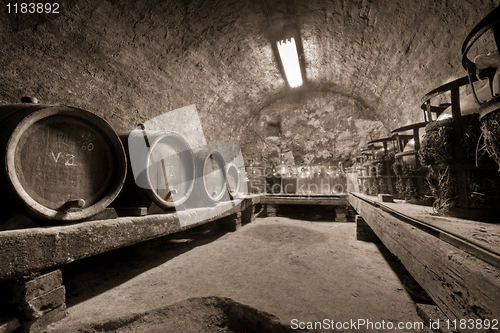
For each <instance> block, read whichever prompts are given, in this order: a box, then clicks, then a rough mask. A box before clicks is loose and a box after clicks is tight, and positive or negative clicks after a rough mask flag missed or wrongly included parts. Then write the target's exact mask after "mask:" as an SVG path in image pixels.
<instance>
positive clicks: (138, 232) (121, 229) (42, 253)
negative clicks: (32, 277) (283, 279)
mask: <svg viewBox="0 0 500 333" xmlns="http://www.w3.org/2000/svg"><path fill="white" fill-rule="evenodd" d="M238 201H240V202H238V203H237V204H235V203H234V202H232V201H222V202H219V203H218V204H217V206H216V207H204V208H193V209H188V210H185V211H181V212H178V213H176V212H173V213H166V214H153V215H146V216H134V217H119V218H114V219H106V220H95V221H87V222H80V223H68V224H64V225H58V226H47V227H37V228H26V229H16V230H6V231H2V232H0V262H1V263H2V264H1V265H0V280H5V279H10V278H13V277H18V276H22V275H25V274H29V273H32V272H37V271H41V270H45V269H49V268H52V267H57V266H60V265H63V264H68V263H71V262H73V261H75V260H78V259H83V258H86V257H90V256H94V255H97V254H100V253H104V252H106V251H110V250H113V249H118V248H121V247H125V246H129V245H132V244H135V243H139V242H143V241H146V240H149V239H153V238H157V237H161V236H165V235H168V234H172V233H176V232H179V231H182V230H186V229H190V228H193V227H196V226H199V225H202V224H205V223H208V222H211V221H216V220H219V221H222V222H225V221H224V220H226V221H228V220H229V221H230V222H231V221H232V224H233V226H232V227H233V228H236V227H237V226H238V224H241V223H243V224H245V223H249V222H251V221H252V220H253V219H254V217H255V210H254V209H255V205H257V204H259V203H260V196H259V195H248V196H246V197H244V198H242V200H238ZM214 208H217V211H220V212H221V213H220V214H218V215H215V216H213V217H210V218H207V219H204V220H202V221H200V222H197V223H193V224H191V225H184V226H183V225H182V223H181V221H182V220H186V218H185V217H186V215H188V216H189V215H190V214H192V215H196V216H199V215H202V216H203V215H204V214H207V213H209V212H211V211H213V210H214ZM181 214H185V215H184V216H180V215H181ZM207 215H208V214H207ZM183 218H184V219H183Z"/></svg>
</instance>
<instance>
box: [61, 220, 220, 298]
mask: <svg viewBox="0 0 500 333" xmlns="http://www.w3.org/2000/svg"><path fill="white" fill-rule="evenodd" d="M226 233H227V232H226V231H222V230H220V228H219V227H218V226H217V224H216V223H214V222H210V223H207V224H204V225H201V226H198V227H195V228H192V229H188V230H185V231H182V232H178V233H174V234H171V235H167V236H164V237H160V238H155V239H152V240H150V241H146V242H142V243H138V244H135V245H131V246H127V247H124V248H121V249H116V250H113V251H109V252H105V253H102V254H99V255H96V256H92V257H88V258H85V259H81V260H77V261H75V262H73V263H71V264H67V265H64V266H61V267H60V269H61V270H62V273H63V284H64V285H65V287H66V305H67V306H68V307H71V306H73V305H75V304H78V303H80V302H83V301H85V300H87V299H89V298H92V297H94V296H97V295H99V294H101V293H103V292H105V291H107V290H109V289H112V288H114V287H116V286H118V285H120V284H122V283H124V282H126V281H128V280H130V279H132V278H134V277H135V276H137V275H139V274H141V273H143V272H146V271H148V270H150V269H152V268H154V267H157V266H159V265H162V264H163V263H165V262H167V261H169V260H171V259H173V258H175V257H177V256H179V255H181V254H183V253H186V252H188V251H190V250H191V249H193V248H195V247H197V246H201V245H204V244H207V243H210V242H213V241H215V240H217V239H218V238H220V237H222V236H224V235H225V234H226Z"/></svg>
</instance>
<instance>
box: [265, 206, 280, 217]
mask: <svg viewBox="0 0 500 333" xmlns="http://www.w3.org/2000/svg"><path fill="white" fill-rule="evenodd" d="M277 214H278V206H277V205H269V204H267V205H266V215H267V217H276V215H277Z"/></svg>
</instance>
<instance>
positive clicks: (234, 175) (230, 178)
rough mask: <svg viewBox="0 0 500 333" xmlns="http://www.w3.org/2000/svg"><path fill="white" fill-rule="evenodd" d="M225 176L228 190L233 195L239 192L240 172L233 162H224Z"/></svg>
mask: <svg viewBox="0 0 500 333" xmlns="http://www.w3.org/2000/svg"><path fill="white" fill-rule="evenodd" d="M226 177H227V184H228V185H229V191H230V192H231V194H232V195H233V196H235V195H238V194H239V193H240V184H241V179H240V172H239V170H238V168H237V167H236V165H235V164H234V163H227V164H226Z"/></svg>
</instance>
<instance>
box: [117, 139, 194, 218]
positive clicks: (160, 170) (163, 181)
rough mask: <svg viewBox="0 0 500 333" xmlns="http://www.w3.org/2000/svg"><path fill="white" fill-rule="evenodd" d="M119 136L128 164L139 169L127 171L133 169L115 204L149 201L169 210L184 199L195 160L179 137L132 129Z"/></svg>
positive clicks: (188, 193)
mask: <svg viewBox="0 0 500 333" xmlns="http://www.w3.org/2000/svg"><path fill="white" fill-rule="evenodd" d="M120 138H121V139H122V141H123V143H124V145H125V147H126V148H127V149H126V150H127V156H128V159H129V164H130V165H131V166H132V167H133V166H135V165H138V166H139V168H140V169H141V170H140V172H138V171H137V170H130V171H133V172H131V175H130V176H129V177H128V179H127V183H126V186H125V188H124V191H123V192H124V193H123V194H121V195H120V197H119V198H118V199H117V202H115V203H114V205H115V206H117V207H118V206H120V207H123V206H124V205H129V206H142V205H147V202H146V201H148V202H153V203H155V204H156V205H157V206H159V207H160V208H162V209H169V208H174V207H176V206H177V207H179V206H180V205H182V204H183V203H184V202H186V200H187V199H188V198H189V197H190V196H191V193H192V192H193V190H194V180H195V161H194V155H193V151H192V149H191V146H190V145H189V143H188V142H187V141H186V140H185V139H184V138H183V137H182V136H180V135H179V134H176V133H173V132H166V131H146V130H144V131H142V130H134V131H132V132H131V133H130V134H129V135H122V136H120ZM141 144H142V145H141ZM134 149H135V151H134ZM131 159H136V160H134V161H132V160H131ZM137 159H140V161H137ZM134 171H135V172H136V173H138V175H134Z"/></svg>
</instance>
